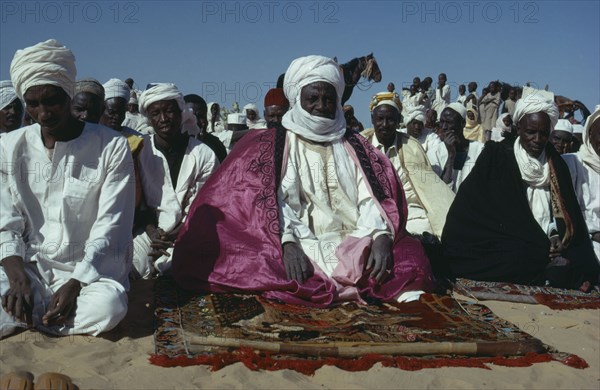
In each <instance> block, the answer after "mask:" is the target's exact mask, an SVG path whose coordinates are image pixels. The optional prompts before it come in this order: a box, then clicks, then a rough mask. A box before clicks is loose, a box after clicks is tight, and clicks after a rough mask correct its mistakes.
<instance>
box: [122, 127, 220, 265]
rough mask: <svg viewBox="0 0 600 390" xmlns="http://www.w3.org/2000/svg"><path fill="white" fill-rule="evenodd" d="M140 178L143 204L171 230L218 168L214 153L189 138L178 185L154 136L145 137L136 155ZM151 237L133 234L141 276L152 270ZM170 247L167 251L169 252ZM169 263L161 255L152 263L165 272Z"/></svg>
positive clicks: (162, 226) (163, 225)
mask: <svg viewBox="0 0 600 390" xmlns="http://www.w3.org/2000/svg"><path fill="white" fill-rule="evenodd" d="M139 165H140V178H141V181H142V192H143V193H144V200H145V204H146V206H147V207H148V208H149V209H153V210H157V213H158V227H159V228H161V229H162V230H164V231H165V232H166V233H170V232H171V231H173V229H175V228H176V227H177V226H178V225H179V224H180V223H183V222H184V221H185V217H186V215H187V213H188V211H189V208H190V206H191V204H192V202H193V201H194V199H195V198H196V194H198V191H200V188H202V186H203V185H204V183H206V180H208V178H209V177H210V176H211V175H212V174H213V172H214V171H216V169H217V168H218V167H219V160H218V159H217V157H216V155H215V153H214V152H213V151H212V150H211V149H210V148H209V147H208V146H206V145H205V144H203V143H202V142H201V141H199V140H197V139H194V138H190V139H189V142H188V146H187V149H186V151H185V155H184V156H183V160H182V162H181V168H180V170H179V175H178V177H177V186H176V187H174V186H173V183H172V181H171V174H170V170H169V164H168V163H167V160H166V158H165V157H164V155H163V153H162V152H161V151H160V150H158V149H157V148H156V144H155V142H154V136H144V148H143V149H142V151H141V153H140V156H139ZM150 244H151V241H150V238H149V237H148V234H146V232H145V231H137V232H136V235H135V237H134V255H133V264H134V266H135V269H136V271H137V272H138V273H139V275H140V276H142V277H148V276H150V274H151V273H152V271H153V265H152V264H153V261H152V258H151V257H149V256H148V253H149V252H150V251H151V248H150ZM172 251H173V250H172V248H169V250H168V252H169V253H172ZM170 266H171V257H170V256H161V257H160V258H158V259H157V260H156V261H155V262H154V268H155V269H156V270H157V271H159V272H161V273H162V272H164V271H166V270H167V269H169V268H170Z"/></svg>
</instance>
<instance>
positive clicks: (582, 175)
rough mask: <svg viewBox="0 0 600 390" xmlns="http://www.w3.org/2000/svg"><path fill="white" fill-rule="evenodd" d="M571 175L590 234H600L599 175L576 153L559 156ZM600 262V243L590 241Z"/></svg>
mask: <svg viewBox="0 0 600 390" xmlns="http://www.w3.org/2000/svg"><path fill="white" fill-rule="evenodd" d="M561 157H562V158H563V159H564V160H565V162H566V163H567V166H568V167H569V171H570V173H571V180H572V181H573V187H574V189H575V195H576V196H577V201H578V202H579V207H580V208H581V213H582V214H583V217H584V219H585V223H586V224H587V228H588V232H589V233H590V234H593V233H596V232H600V175H599V174H598V173H597V172H596V171H594V170H593V169H592V168H591V167H589V166H588V165H587V164H585V163H584V162H583V161H582V159H581V157H580V155H579V154H578V153H569V154H563V155H562V156H561ZM592 242H593V244H594V252H595V253H596V259H597V260H598V261H599V262H600V243H598V242H596V241H592Z"/></svg>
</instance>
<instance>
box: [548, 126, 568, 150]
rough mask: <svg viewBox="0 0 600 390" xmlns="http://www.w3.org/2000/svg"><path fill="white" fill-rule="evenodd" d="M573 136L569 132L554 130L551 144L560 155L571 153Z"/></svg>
mask: <svg viewBox="0 0 600 390" xmlns="http://www.w3.org/2000/svg"><path fill="white" fill-rule="evenodd" d="M572 140H573V136H571V133H569V132H568V131H562V130H554V131H553V132H552V133H551V134H550V142H552V145H554V149H556V151H557V152H558V153H559V154H564V153H569V152H570V151H571V141H572Z"/></svg>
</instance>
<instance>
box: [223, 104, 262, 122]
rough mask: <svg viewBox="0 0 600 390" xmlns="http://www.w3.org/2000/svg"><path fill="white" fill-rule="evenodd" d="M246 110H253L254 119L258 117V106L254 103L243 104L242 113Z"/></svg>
mask: <svg viewBox="0 0 600 390" xmlns="http://www.w3.org/2000/svg"><path fill="white" fill-rule="evenodd" d="M246 110H252V111H254V112H255V113H256V119H258V118H260V112H258V107H256V105H255V104H252V103H250V104H246V105H245V106H244V108H243V112H242V113H243V114H244V115H246ZM227 122H229V121H227Z"/></svg>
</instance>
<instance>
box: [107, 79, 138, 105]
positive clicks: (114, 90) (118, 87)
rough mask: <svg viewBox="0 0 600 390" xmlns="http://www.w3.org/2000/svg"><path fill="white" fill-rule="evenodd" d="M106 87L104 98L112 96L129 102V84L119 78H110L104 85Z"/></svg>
mask: <svg viewBox="0 0 600 390" xmlns="http://www.w3.org/2000/svg"><path fill="white" fill-rule="evenodd" d="M102 86H103V87H104V100H108V99H112V98H118V97H120V98H123V99H125V101H126V102H129V98H130V96H131V89H130V88H129V85H127V84H125V83H124V82H123V81H121V80H119V79H110V80H108V81H107V82H106V83H104V84H103V85H102Z"/></svg>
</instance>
